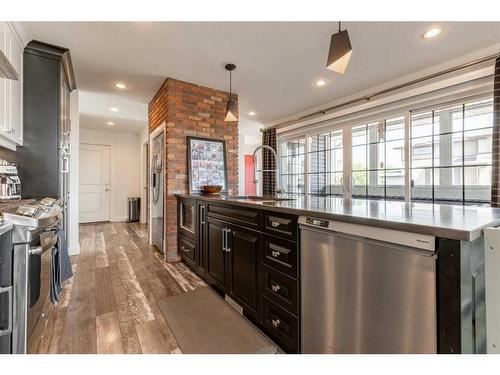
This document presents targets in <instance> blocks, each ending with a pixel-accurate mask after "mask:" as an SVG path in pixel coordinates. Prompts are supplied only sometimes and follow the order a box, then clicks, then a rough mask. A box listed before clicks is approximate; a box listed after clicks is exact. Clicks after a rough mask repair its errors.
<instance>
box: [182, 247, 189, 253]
mask: <svg viewBox="0 0 500 375" xmlns="http://www.w3.org/2000/svg"><path fill="white" fill-rule="evenodd" d="M181 250H182V251H185V252H189V249H188V248H185V247H184V246H181Z"/></svg>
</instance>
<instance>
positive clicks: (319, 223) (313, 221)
mask: <svg viewBox="0 0 500 375" xmlns="http://www.w3.org/2000/svg"><path fill="white" fill-rule="evenodd" d="M306 223H307V224H310V225H314V226H316V227H321V228H328V223H329V221H328V220H322V219H315V218H313V217H306Z"/></svg>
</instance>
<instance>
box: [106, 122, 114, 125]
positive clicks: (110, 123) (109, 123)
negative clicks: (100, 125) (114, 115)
mask: <svg viewBox="0 0 500 375" xmlns="http://www.w3.org/2000/svg"><path fill="white" fill-rule="evenodd" d="M106 124H108V125H109V126H114V125H115V123H114V122H113V121H108V122H107V123H106Z"/></svg>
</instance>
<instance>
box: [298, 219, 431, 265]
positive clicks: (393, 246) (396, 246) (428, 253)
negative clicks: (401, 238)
mask: <svg viewBox="0 0 500 375" xmlns="http://www.w3.org/2000/svg"><path fill="white" fill-rule="evenodd" d="M301 230H307V231H311V232H317V233H321V234H323V235H330V236H333V237H342V238H347V239H350V240H354V241H363V242H366V243H369V244H372V245H376V246H383V247H388V248H391V249H393V250H399V251H404V252H407V253H413V254H418V255H422V256H426V257H437V252H435V251H430V250H423V249H419V248H416V247H410V246H404V245H399V244H396V243H393V242H386V241H381V240H375V239H372V238H367V237H363V236H356V235H354V234H349V233H343V232H338V231H332V230H326V229H323V230H322V229H319V228H315V227H312V226H309V225H308V226H307V227H306V226H305V225H304V226H301Z"/></svg>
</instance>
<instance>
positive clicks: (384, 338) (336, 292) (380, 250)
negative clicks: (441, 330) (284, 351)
mask: <svg viewBox="0 0 500 375" xmlns="http://www.w3.org/2000/svg"><path fill="white" fill-rule="evenodd" d="M300 256H301V299H302V302H301V305H302V323H301V325H302V329H301V333H302V339H301V340H302V351H303V352H304V353H436V350H437V340H436V264H435V257H434V254H433V253H432V252H423V251H413V250H411V249H410V248H402V247H398V246H396V245H392V244H385V243H382V242H380V241H373V240H362V239H359V238H357V237H351V236H349V235H340V234H338V233H336V232H328V231H325V230H320V229H302V231H301V254H300Z"/></svg>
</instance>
